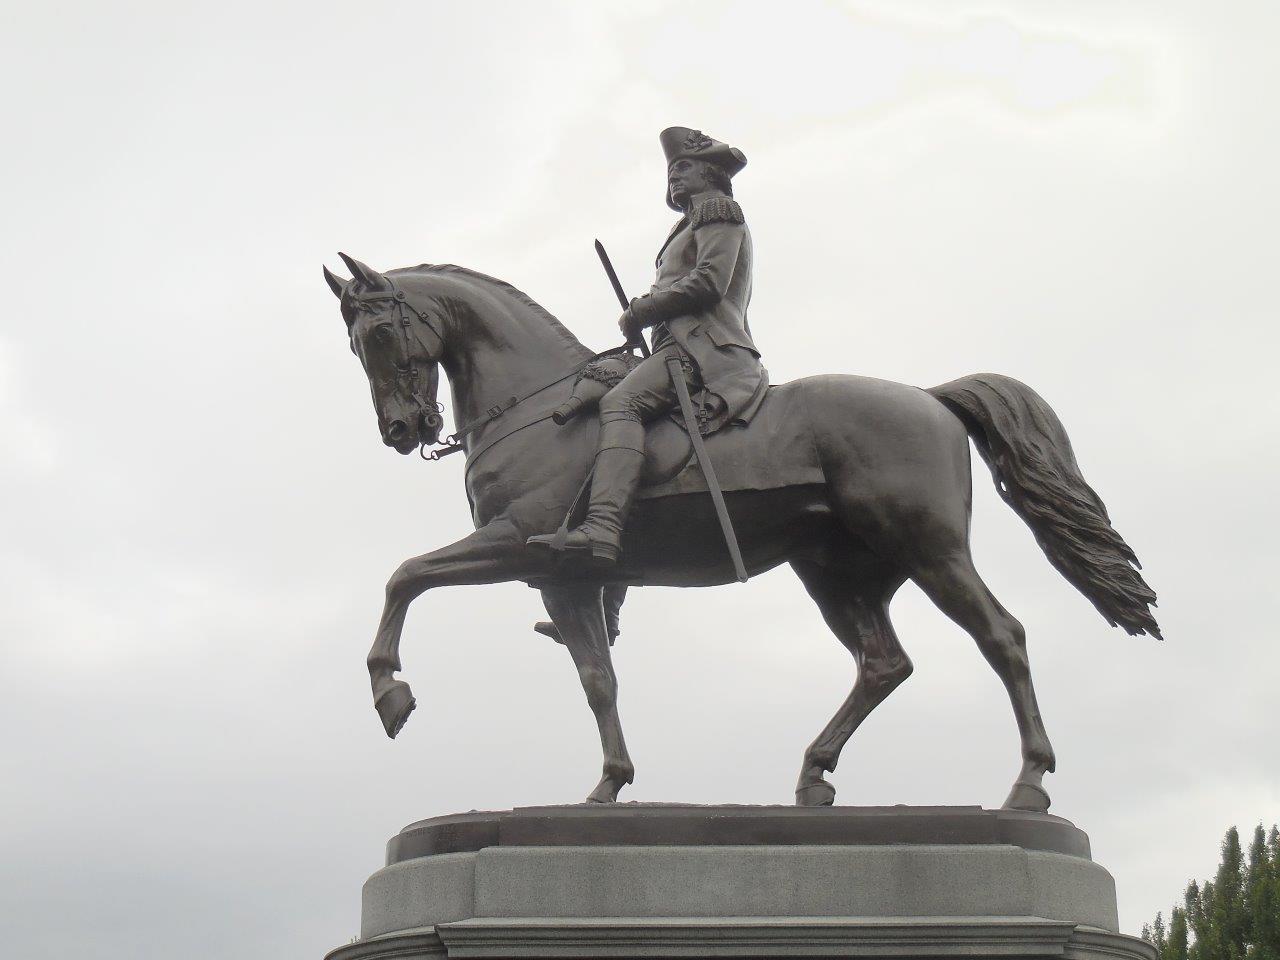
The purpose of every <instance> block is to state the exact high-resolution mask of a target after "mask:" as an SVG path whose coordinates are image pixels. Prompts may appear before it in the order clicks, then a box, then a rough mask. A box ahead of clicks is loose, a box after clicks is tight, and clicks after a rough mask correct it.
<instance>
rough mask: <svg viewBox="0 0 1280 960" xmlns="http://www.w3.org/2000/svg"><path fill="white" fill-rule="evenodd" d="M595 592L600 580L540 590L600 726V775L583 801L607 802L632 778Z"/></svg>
mask: <svg viewBox="0 0 1280 960" xmlns="http://www.w3.org/2000/svg"><path fill="white" fill-rule="evenodd" d="M600 594H601V588H600V585H599V584H595V585H592V584H583V583H570V584H557V585H555V586H549V587H544V588H543V590H542V601H543V603H545V604H546V607H547V613H549V614H551V619H552V620H554V621H555V625H556V628H557V629H558V630H559V632H560V636H561V638H562V639H563V641H564V644H565V646H566V647H568V648H569V654H570V656H572V657H573V664H574V666H576V667H577V668H578V677H579V679H580V680H581V681H582V689H583V690H584V691H585V692H586V694H587V703H588V704H589V705H590V706H591V712H592V713H594V714H595V716H596V724H597V726H599V728H600V746H601V747H602V748H603V750H604V775H603V776H602V777H601V778H600V782H599V783H598V784H596V788H595V789H594V790H592V791H591V794H590V796H588V797H587V802H588V803H612V802H613V801H615V800H617V799H618V791H619V790H621V789H622V788H623V787H624V786H626V785H627V784H628V783H630V782H631V781H632V780H633V779H634V778H635V766H634V765H633V764H632V763H631V757H630V755H629V754H628V753H627V744H626V741H624V740H623V738H622V721H621V720H620V719H618V678H617V676H616V675H615V674H614V672H613V658H612V657H611V656H610V655H609V633H608V630H607V628H606V625H605V616H604V607H603V605H602V604H601V597H600Z"/></svg>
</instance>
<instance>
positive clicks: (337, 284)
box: [324, 267, 347, 300]
mask: <svg viewBox="0 0 1280 960" xmlns="http://www.w3.org/2000/svg"><path fill="white" fill-rule="evenodd" d="M324 279H325V282H326V283H328V284H329V289H330V290H332V291H333V295H334V296H335V297H337V298H338V299H339V300H341V299H342V291H343V290H344V289H346V286H347V285H346V284H345V283H344V282H343V281H342V280H341V279H339V278H338V277H335V276H334V275H333V274H332V273H330V272H329V268H328V267H325V268H324Z"/></svg>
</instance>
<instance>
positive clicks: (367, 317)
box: [324, 253, 444, 453]
mask: <svg viewBox="0 0 1280 960" xmlns="http://www.w3.org/2000/svg"><path fill="white" fill-rule="evenodd" d="M338 256H340V257H342V260H343V262H344V263H346V265H347V267H348V269H350V271H351V274H352V279H351V280H342V279H341V278H340V277H336V276H334V275H333V274H332V273H330V272H329V268H328V267H325V268H324V278H325V280H326V281H327V282H328V284H329V288H330V289H331V290H333V292H334V294H335V295H336V296H337V297H338V299H339V300H340V301H341V305H342V319H343V320H345V321H346V324H347V334H348V335H349V336H350V338H351V352H352V353H354V354H355V355H356V356H357V357H359V358H360V363H361V364H362V365H363V366H364V372H365V374H366V375H367V376H368V378H369V389H370V392H371V393H372V394H373V407H374V410H376V411H377V414H378V431H379V432H380V433H381V434H382V442H383V443H385V444H386V445H387V446H389V447H394V448H395V449H396V450H397V451H398V452H399V453H412V452H413V451H414V449H415V448H417V447H418V446H419V445H421V444H433V443H435V442H436V441H437V440H438V439H439V437H440V429H441V427H442V425H443V420H442V419H441V417H440V409H441V408H440V405H439V403H437V401H436V390H437V389H438V388H439V384H440V356H441V354H442V352H443V350H444V340H443V339H442V337H441V336H440V333H439V329H438V325H436V324H434V323H433V322H432V321H431V319H430V318H429V317H428V316H427V314H426V313H425V312H423V311H422V310H420V309H419V308H418V307H417V306H415V305H414V304H413V303H411V302H410V300H409V299H408V296H407V295H406V293H405V291H404V290H401V289H399V288H398V287H397V286H396V284H395V282H394V281H393V280H392V279H391V278H390V277H386V276H384V275H383V274H381V273H379V272H378V271H377V270H373V269H371V268H370V267H367V266H365V265H364V264H363V263H361V262H360V261H359V260H354V259H352V258H351V257H348V256H347V255H346V254H345V253H340V254H338Z"/></svg>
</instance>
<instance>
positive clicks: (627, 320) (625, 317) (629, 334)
mask: <svg viewBox="0 0 1280 960" xmlns="http://www.w3.org/2000/svg"><path fill="white" fill-rule="evenodd" d="M618 329H619V330H621V331H622V335H623V336H624V337H626V342H627V343H635V342H636V341H637V340H639V339H640V330H641V326H640V321H639V320H638V319H636V315H635V314H634V313H632V312H631V308H630V307H628V308H627V309H626V310H624V311H622V316H620V317H619V318H618Z"/></svg>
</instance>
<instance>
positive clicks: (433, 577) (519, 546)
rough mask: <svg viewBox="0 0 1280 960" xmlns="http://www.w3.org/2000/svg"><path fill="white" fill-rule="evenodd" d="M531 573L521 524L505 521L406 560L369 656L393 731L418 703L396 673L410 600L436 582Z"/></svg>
mask: <svg viewBox="0 0 1280 960" xmlns="http://www.w3.org/2000/svg"><path fill="white" fill-rule="evenodd" d="M530 572H531V563H530V560H529V556H528V551H527V550H526V549H525V546H524V538H523V537H522V536H521V535H520V534H519V533H518V532H517V531H516V529H515V527H513V526H512V525H510V524H508V523H505V522H499V521H495V522H494V523H491V524H488V525H487V526H484V527H481V528H480V529H479V530H477V531H476V532H475V533H473V534H471V535H470V536H468V537H464V538H463V539H461V540H459V541H458V542H457V543H452V544H450V545H449V546H447V547H442V548H441V549H439V550H435V551H432V552H431V553H425V554H423V555H422V556H420V557H414V558H413V559H411V560H406V561H405V562H404V563H402V564H400V567H399V569H397V570H396V572H395V573H394V574H392V576H391V579H390V580H389V581H388V582H387V599H386V603H385V605H384V606H383V608H382V620H381V621H380V622H379V624H378V633H377V636H376V637H375V638H374V641H373V648H372V649H371V650H370V651H369V659H368V664H369V679H370V681H371V683H372V685H373V703H374V706H375V707H376V708H377V711H378V716H379V717H380V718H381V719H382V726H383V727H384V728H385V729H386V731H387V736H389V737H394V736H395V735H396V734H397V733H399V732H400V728H401V727H403V726H404V724H405V721H406V720H408V719H409V714H410V712H412V710H413V708H414V706H415V700H414V698H413V693H412V692H411V691H410V689H409V685H408V684H407V683H405V682H404V681H403V680H396V679H395V678H394V676H393V674H394V673H395V672H396V671H397V670H399V669H400V633H401V631H402V630H403V629H404V618H405V615H406V614H407V613H408V612H409V604H411V603H412V602H413V601H414V600H416V599H417V598H418V597H419V596H421V595H422V594H423V593H424V592H425V591H427V590H430V589H431V588H432V587H447V586H458V585H463V584H471V583H501V582H503V581H506V580H518V579H520V578H521V577H523V576H527V575H529V573H530Z"/></svg>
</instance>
